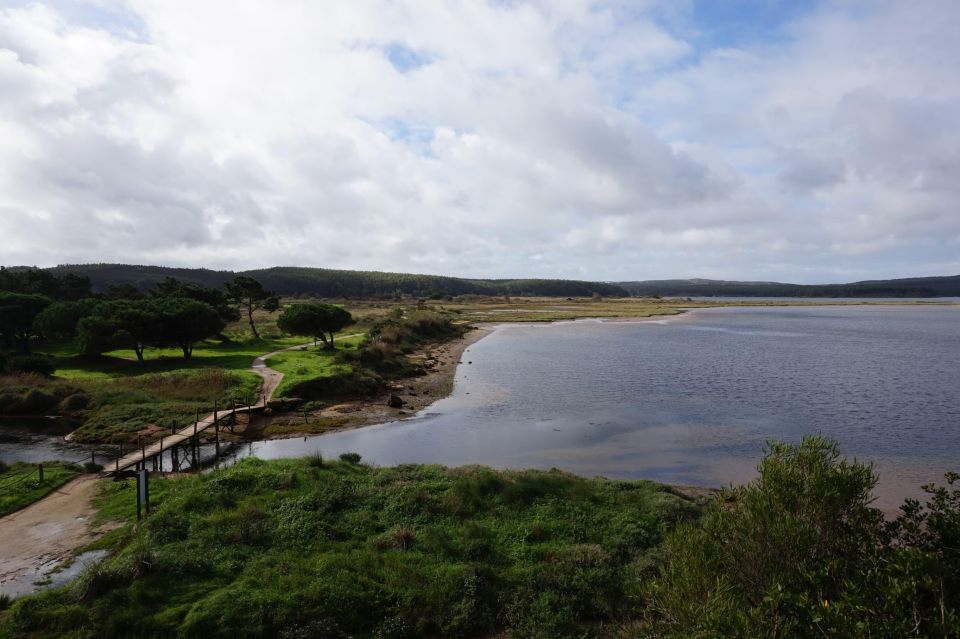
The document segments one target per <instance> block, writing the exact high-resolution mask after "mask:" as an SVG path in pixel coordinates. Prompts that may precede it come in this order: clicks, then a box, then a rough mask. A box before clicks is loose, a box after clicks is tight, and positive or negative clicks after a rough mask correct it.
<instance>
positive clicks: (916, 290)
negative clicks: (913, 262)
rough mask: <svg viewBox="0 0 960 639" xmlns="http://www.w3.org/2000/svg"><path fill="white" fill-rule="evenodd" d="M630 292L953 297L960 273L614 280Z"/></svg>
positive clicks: (958, 293)
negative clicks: (835, 280)
mask: <svg viewBox="0 0 960 639" xmlns="http://www.w3.org/2000/svg"><path fill="white" fill-rule="evenodd" d="M617 284H618V285H619V286H622V287H623V288H624V289H626V290H627V291H628V292H629V293H630V294H631V295H669V296H674V295H680V296H685V297H686V296H728V297H956V296H960V275H953V276H949V277H913V278H906V279H898V280H870V281H865V282H852V283H850V284H784V283H781V282H728V281H724V280H648V281H644V282H617Z"/></svg>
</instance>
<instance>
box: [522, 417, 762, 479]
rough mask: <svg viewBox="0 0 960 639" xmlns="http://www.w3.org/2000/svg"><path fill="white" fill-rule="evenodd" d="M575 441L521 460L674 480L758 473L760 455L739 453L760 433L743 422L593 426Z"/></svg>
mask: <svg viewBox="0 0 960 639" xmlns="http://www.w3.org/2000/svg"><path fill="white" fill-rule="evenodd" d="M587 439H592V441H588V442H585V441H583V438H580V439H579V440H578V441H577V442H575V443H574V442H570V444H569V445H564V446H554V447H548V448H541V449H538V450H536V451H533V452H529V453H525V454H520V455H518V456H517V458H516V461H515V463H516V464H517V465H519V466H524V465H528V466H529V465H532V466H539V467H543V466H545V465H550V466H556V467H558V468H561V469H564V470H569V471H571V472H574V473H578V474H584V475H602V476H605V477H610V478H615V479H638V478H649V479H657V480H660V481H667V482H673V483H684V484H697V485H705V486H723V485H727V484H730V483H739V482H744V481H749V480H750V479H751V478H752V477H753V476H754V475H755V474H756V473H755V470H756V464H757V462H758V460H759V450H760V445H761V444H760V442H756V447H757V455H755V456H752V455H742V454H736V453H734V452H732V451H733V449H740V450H742V449H743V444H744V440H745V439H748V440H753V439H756V438H754V437H751V435H750V434H749V433H748V432H746V429H744V428H743V427H739V426H701V425H691V424H671V425H664V426H651V427H646V428H642V429H638V430H630V431H625V432H624V431H618V432H615V433H612V434H610V435H607V436H603V435H602V433H599V432H591V433H590V436H589V437H587Z"/></svg>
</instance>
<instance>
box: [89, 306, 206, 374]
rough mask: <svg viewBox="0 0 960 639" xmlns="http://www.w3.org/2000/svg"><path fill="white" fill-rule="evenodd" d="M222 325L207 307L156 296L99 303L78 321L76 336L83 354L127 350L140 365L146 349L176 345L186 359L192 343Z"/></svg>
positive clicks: (189, 355) (189, 353)
mask: <svg viewBox="0 0 960 639" xmlns="http://www.w3.org/2000/svg"><path fill="white" fill-rule="evenodd" d="M223 326H224V324H223V320H222V319H221V317H220V315H219V314H218V313H217V311H216V309H214V308H213V307H212V306H210V305H209V304H206V303H204V302H199V301H197V300H192V299H185V298H176V297H157V298H147V299H140V300H110V301H104V302H100V303H99V304H97V305H96V306H95V307H94V309H93V310H92V312H91V313H90V314H89V315H88V316H86V317H83V318H82V319H81V320H80V321H79V322H78V324H77V335H78V338H79V342H80V349H81V352H83V353H85V354H88V355H93V354H99V353H103V352H105V351H108V350H112V349H115V348H131V349H133V351H134V352H135V353H136V354H137V359H138V360H139V361H141V362H142V361H143V352H144V349H145V348H146V347H147V346H161V347H162V346H177V347H179V348H180V349H181V350H182V351H183V357H184V359H189V358H190V357H191V356H192V355H193V345H194V344H195V343H196V342H198V341H200V340H203V339H207V338H209V337H213V336H215V335H217V334H218V333H219V332H220V331H221V330H223Z"/></svg>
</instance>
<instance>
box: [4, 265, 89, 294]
mask: <svg viewBox="0 0 960 639" xmlns="http://www.w3.org/2000/svg"><path fill="white" fill-rule="evenodd" d="M0 291H10V292H11V293H25V294H35V295H43V296H45V297H48V298H50V299H54V300H65V301H76V300H79V299H82V298H84V297H88V296H89V295H90V278H89V277H87V276H86V275H77V274H74V273H64V274H63V275H61V276H57V275H54V273H53V272H52V270H51V269H38V268H6V267H3V266H0Z"/></svg>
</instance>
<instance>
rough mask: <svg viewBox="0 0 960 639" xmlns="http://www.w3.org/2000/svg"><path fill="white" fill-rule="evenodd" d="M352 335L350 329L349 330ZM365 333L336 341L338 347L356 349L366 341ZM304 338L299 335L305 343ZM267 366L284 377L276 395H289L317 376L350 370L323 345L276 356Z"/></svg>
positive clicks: (326, 375)
mask: <svg viewBox="0 0 960 639" xmlns="http://www.w3.org/2000/svg"><path fill="white" fill-rule="evenodd" d="M346 333H348V334H350V331H346ZM364 337H365V335H362V334H361V335H355V336H353V337H348V338H346V339H339V340H336V341H335V344H336V347H337V349H338V350H354V349H356V348H357V346H358V345H360V343H361V342H362V341H363V340H364ZM302 341H303V338H300V342H301V343H302ZM267 366H269V367H270V368H272V369H274V370H276V371H279V372H281V373H283V380H282V381H281V382H280V385H279V386H278V387H277V390H276V391H275V393H274V396H275V397H286V396H287V395H288V394H289V391H290V389H291V388H292V387H294V386H296V385H297V384H299V383H300V382H304V381H307V380H310V379H316V378H318V377H329V376H331V375H336V374H341V373H347V372H349V371H350V366H349V365H348V364H343V363H340V362H337V361H336V360H335V351H331V350H326V349H324V348H323V345H320V346H318V347H313V346H310V347H307V348H305V349H302V350H293V351H286V352H284V353H280V354H278V355H274V356H273V357H271V358H270V359H268V360H267Z"/></svg>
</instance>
